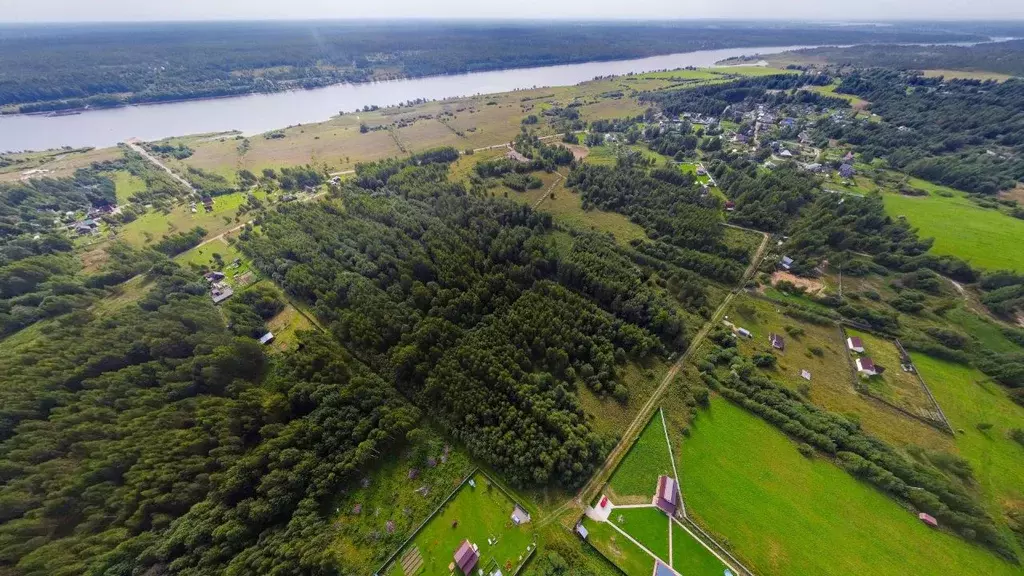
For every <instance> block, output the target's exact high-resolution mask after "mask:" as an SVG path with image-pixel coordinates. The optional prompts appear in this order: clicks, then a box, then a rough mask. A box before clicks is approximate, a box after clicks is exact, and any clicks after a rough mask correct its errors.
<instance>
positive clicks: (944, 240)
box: [883, 180, 1024, 272]
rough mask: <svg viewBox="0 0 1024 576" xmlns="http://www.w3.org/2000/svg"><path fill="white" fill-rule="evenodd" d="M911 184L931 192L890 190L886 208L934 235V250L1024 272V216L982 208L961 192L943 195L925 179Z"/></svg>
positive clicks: (925, 234)
mask: <svg viewBox="0 0 1024 576" xmlns="http://www.w3.org/2000/svg"><path fill="white" fill-rule="evenodd" d="M922 184H923V186H922ZM911 185H912V186H914V187H920V188H921V189H923V190H927V191H929V192H931V194H930V195H929V196H904V195H902V194H897V193H887V194H885V195H883V200H884V201H885V210H886V212H888V213H889V214H890V215H891V216H894V217H898V216H905V217H906V219H907V221H908V222H910V224H911V225H912V226H914V227H915V228H917V229H918V231H919V234H920V236H921V237H922V238H934V239H935V244H934V245H933V246H932V250H931V251H932V252H934V253H936V254H949V255H952V256H957V257H959V258H963V259H964V260H966V261H967V262H969V263H970V264H971V265H972V266H975V267H978V268H984V269H988V270H999V269H1010V270H1015V271H1017V272H1024V251H1022V250H1018V249H1017V245H1018V243H1019V240H1020V239H1021V238H1024V220H1018V219H1016V218H1013V217H1011V216H1008V215H1006V214H1003V213H1002V212H999V211H998V210H990V209H986V208H982V207H980V206H978V205H977V204H975V203H973V202H971V201H970V200H969V199H967V198H965V197H964V196H963V194H962V193H959V194H954V196H953V197H944V196H939V195H937V194H935V193H934V192H933V190H934V189H936V188H938V187H935V186H933V185H927V183H924V182H922V181H918V180H914V181H911Z"/></svg>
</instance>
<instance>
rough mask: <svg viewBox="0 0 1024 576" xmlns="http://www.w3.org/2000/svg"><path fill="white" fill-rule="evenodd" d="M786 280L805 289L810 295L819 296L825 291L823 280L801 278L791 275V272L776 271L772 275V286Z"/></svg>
mask: <svg viewBox="0 0 1024 576" xmlns="http://www.w3.org/2000/svg"><path fill="white" fill-rule="evenodd" d="M781 280H785V281H786V282H789V283H790V284H792V285H794V286H800V287H803V288H804V289H805V290H806V291H807V293H808V294H817V293H818V292H821V291H822V290H824V289H825V284H824V283H823V282H822V281H821V280H812V279H810V278H801V277H799V276H795V275H793V274H790V273H789V272H782V271H776V272H775V273H774V274H772V284H773V285H774V284H778V283H779V281H781Z"/></svg>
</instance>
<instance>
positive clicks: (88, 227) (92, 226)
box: [56, 204, 120, 236]
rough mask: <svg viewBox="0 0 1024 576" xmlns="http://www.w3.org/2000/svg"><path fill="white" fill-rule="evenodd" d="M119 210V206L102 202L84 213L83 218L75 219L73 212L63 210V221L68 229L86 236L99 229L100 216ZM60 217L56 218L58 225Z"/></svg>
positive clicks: (115, 212)
mask: <svg viewBox="0 0 1024 576" xmlns="http://www.w3.org/2000/svg"><path fill="white" fill-rule="evenodd" d="M118 212H120V208H118V207H117V206H116V205H113V204H104V205H103V206H96V207H93V208H90V209H89V210H88V211H87V212H86V213H85V218H82V219H80V220H75V213H74V212H70V211H69V212H65V213H64V217H63V222H64V223H66V224H67V228H68V230H70V231H71V232H74V233H75V234H78V235H79V236H86V235H89V234H95V233H97V232H99V231H100V224H102V220H101V218H102V217H103V216H106V215H110V214H117V213H118ZM60 222H61V219H57V220H56V223H57V224H58V225H59V224H60Z"/></svg>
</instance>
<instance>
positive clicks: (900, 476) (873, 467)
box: [702, 346, 1017, 562]
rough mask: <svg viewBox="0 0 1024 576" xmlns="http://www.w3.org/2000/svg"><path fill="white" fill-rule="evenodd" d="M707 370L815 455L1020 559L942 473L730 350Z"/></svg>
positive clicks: (715, 383)
mask: <svg viewBox="0 0 1024 576" xmlns="http://www.w3.org/2000/svg"><path fill="white" fill-rule="evenodd" d="M719 363H722V364H728V365H729V368H730V373H729V374H728V375H723V376H721V377H716V376H715V375H714V367H715V364H719ZM702 369H703V370H704V381H705V382H706V383H707V384H708V386H709V387H711V388H713V389H715V390H717V391H718V392H719V393H720V394H722V395H723V396H725V397H726V398H728V399H730V400H732V401H733V402H736V403H737V404H739V405H740V406H743V407H744V408H746V409H747V410H750V411H751V412H754V413H755V414H757V415H758V416H760V417H762V418H764V419H765V420H767V421H769V422H771V423H772V424H774V425H775V426H777V427H779V428H780V429H781V430H782V431H784V432H785V433H786V434H788V435H790V436H792V437H793V438H795V439H797V440H799V441H800V442H802V443H804V444H807V445H809V446H811V447H813V448H812V449H811V452H813V450H815V449H816V450H820V451H821V452H824V453H825V454H828V455H829V456H832V457H834V458H835V460H836V462H837V463H838V464H839V466H841V467H842V468H843V469H845V470H846V471H847V472H849V473H850V474H852V475H854V476H856V477H858V478H860V479H862V480H864V481H866V482H870V483H871V484H873V485H875V486H876V487H877V488H878V489H880V490H882V491H884V492H886V493H888V494H889V495H891V496H892V497H894V498H896V499H898V500H900V501H902V502H906V503H908V504H910V505H911V506H913V507H914V508H915V509H916V510H920V511H922V512H926V513H928V514H931V515H932V516H934V517H935V518H937V519H938V520H939V522H940V523H942V525H944V526H948V527H949V528H950V529H952V530H954V531H955V532H956V533H957V534H959V535H960V536H961V537H963V538H965V539H967V540H971V541H975V542H978V543H979V544H982V545H984V546H987V547H989V548H990V549H992V550H993V551H994V552H996V553H997V554H999V555H1001V556H1003V557H1004V558H1006V559H1007V560H1010V561H1012V562H1016V561H1017V557H1016V554H1015V552H1014V549H1013V546H1012V545H1011V543H1010V542H1007V541H1006V539H1005V537H1004V536H1003V535H1002V534H1001V533H1000V531H999V529H998V528H997V527H996V525H995V523H994V522H993V520H992V519H991V518H990V517H989V516H988V514H987V513H986V512H985V509H984V507H983V506H982V505H980V504H979V503H977V502H976V501H975V500H974V498H972V496H971V495H970V494H969V493H968V492H966V491H965V490H963V489H962V488H960V487H958V486H957V485H956V484H954V483H953V482H951V481H950V480H948V479H947V478H945V477H944V476H943V475H942V474H941V473H940V472H939V471H938V470H936V469H934V468H933V467H930V466H926V465H924V464H922V463H920V462H916V461H913V460H910V459H908V458H906V457H905V456H903V455H901V454H900V453H899V452H897V451H896V450H894V449H892V448H890V447H889V446H887V445H886V444H885V443H883V442H881V441H879V440H877V439H875V438H873V437H871V436H869V435H867V434H865V433H864V432H863V431H862V430H861V429H860V427H859V426H858V425H857V424H854V423H852V422H850V421H849V420H847V419H846V418H843V417H841V416H838V415H834V414H830V413H828V412H825V411H822V410H820V409H818V408H817V407H815V406H813V405H811V404H808V403H806V402H804V401H803V400H802V399H801V398H800V396H799V395H798V394H797V393H796V392H793V391H791V390H789V389H787V388H785V387H783V386H781V385H779V384H776V383H774V382H772V381H771V380H770V379H768V378H767V377H765V376H763V375H761V374H759V373H758V372H757V370H756V369H755V367H754V365H753V364H751V363H750V362H748V361H745V360H743V359H742V358H738V357H737V356H736V355H735V353H734V349H732V348H729V347H728V346H726V348H724V349H723V348H718V349H716V350H715V351H713V352H712V353H711V354H710V355H709V357H708V358H707V359H706V360H705V361H704V366H703V368H702Z"/></svg>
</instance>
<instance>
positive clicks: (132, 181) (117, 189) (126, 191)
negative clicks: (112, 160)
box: [113, 170, 146, 204]
mask: <svg viewBox="0 0 1024 576" xmlns="http://www.w3.org/2000/svg"><path fill="white" fill-rule="evenodd" d="M113 177H114V194H116V195H117V203H118V204H124V203H125V202H128V201H129V200H131V198H132V196H134V195H135V194H136V193H137V192H143V191H144V190H145V189H146V182H145V181H144V180H143V179H142V178H139V177H138V176H135V175H133V174H132V173H131V172H129V171H127V170H118V171H116V172H114V173H113Z"/></svg>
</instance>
